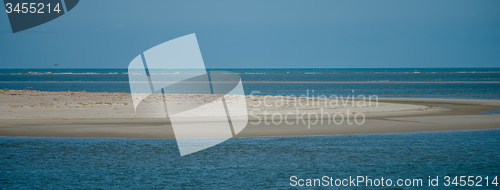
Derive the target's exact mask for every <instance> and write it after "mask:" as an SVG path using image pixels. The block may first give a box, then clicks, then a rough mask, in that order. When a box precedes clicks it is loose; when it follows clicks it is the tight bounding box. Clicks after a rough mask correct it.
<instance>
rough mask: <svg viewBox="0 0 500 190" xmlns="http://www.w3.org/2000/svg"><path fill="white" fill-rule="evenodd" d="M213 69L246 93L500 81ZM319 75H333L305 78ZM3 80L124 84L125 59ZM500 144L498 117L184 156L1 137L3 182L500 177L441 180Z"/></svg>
mask: <svg viewBox="0 0 500 190" xmlns="http://www.w3.org/2000/svg"><path fill="white" fill-rule="evenodd" d="M211 70H216V71H231V72H234V73H238V74H239V75H240V77H241V79H242V81H244V82H246V83H244V84H243V87H244V89H245V93H246V94H250V93H252V92H255V91H257V92H259V93H258V94H259V95H295V96H300V95H305V94H307V93H309V95H310V96H312V95H314V96H318V95H327V96H328V95H344V96H347V95H360V94H362V95H377V96H379V97H406V98H414V97H416V98H468V99H500V83H489V82H490V81H500V68H443V69H434V68H432V69H422V68H419V69H411V68H405V69H211ZM160 72H164V73H162V74H175V73H176V72H177V71H176V72H173V71H168V70H165V71H160ZM187 72H189V71H187ZM250 81H251V83H248V82H250ZM259 81H265V82H259ZM267 81H281V82H286V83H272V82H267ZM293 81H296V82H293ZM318 81H323V82H324V81H335V82H333V83H304V82H318ZM374 81H375V82H374ZM376 81H389V82H395V81H398V82H401V83H387V82H385V83H383V82H382V83H381V82H376ZM436 81H437V82H436ZM439 81H441V82H439ZM451 81H453V82H451ZM342 82H356V83H342ZM367 82H368V83H367ZM445 82H449V83H445ZM471 82H478V83H471ZM0 88H2V89H3V88H6V89H32V90H39V91H87V92H130V89H129V84H128V71H127V69H0ZM498 113H499V110H489V111H488V114H498ZM499 145H500V129H494V130H470V131H448V132H417V133H394V134H359V135H331V136H303V137H260V138H232V139H229V140H227V141H225V142H223V143H221V144H219V145H216V146H214V147H211V148H209V149H206V150H203V151H200V152H197V153H193V154H190V155H187V156H183V157H181V156H180V154H179V151H178V149H177V144H176V141H175V139H121V138H39V137H29V138H25V137H0V189H35V188H38V189H236V188H244V189H267V188H268V189H283V188H288V187H290V183H291V182H292V181H290V177H291V176H296V177H297V178H302V179H317V178H322V177H323V176H329V177H333V178H334V179H346V178H347V179H348V178H349V177H353V178H354V177H356V176H365V177H368V178H371V179H380V178H382V177H383V178H384V179H392V180H393V181H394V184H395V183H396V180H397V179H403V180H405V179H414V178H416V179H422V181H423V186H424V187H406V186H403V187H394V186H393V187H368V189H428V188H430V187H429V186H428V179H429V176H431V177H432V178H435V177H436V176H438V177H439V186H438V187H434V189H448V188H450V189H456V188H460V189H500V187H498V186H497V187H495V186H491V185H492V184H491V180H490V186H486V184H485V180H483V181H482V182H481V183H479V184H481V185H483V186H481V187H469V186H466V187H455V185H452V186H450V187H444V183H445V181H444V179H443V177H444V176H452V177H454V176H481V177H482V178H485V177H486V176H488V177H489V178H490V179H492V178H494V177H495V176H499V175H500V172H499V171H500V151H498V150H499ZM292 184H293V182H292ZM334 188H336V187H335V186H334ZM346 188H348V189H354V188H357V187H352V186H351V187H346Z"/></svg>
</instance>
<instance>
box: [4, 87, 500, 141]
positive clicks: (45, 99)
mask: <svg viewBox="0 0 500 190" xmlns="http://www.w3.org/2000/svg"><path fill="white" fill-rule="evenodd" d="M170 96H171V98H172V99H174V100H176V101H178V104H181V105H185V106H187V107H189V106H190V105H189V104H190V102H197V101H198V102H199V101H213V99H211V98H213V97H212V96H213V95H185V94H179V95H170ZM215 98H216V97H215ZM232 98H233V97H228V98H226V101H229V102H230V101H237V100H238V98H237V97H234V100H233V99H232ZM245 99H246V105H247V111H248V113H249V114H250V115H249V123H248V125H247V126H246V128H245V129H243V131H241V132H240V133H239V134H237V135H236V136H237V137H262V136H298V135H331V134H359V133H397V132H417V131H443V130H475V129H490V128H498V126H499V125H498V124H500V115H499V114H496V115H495V114H487V113H485V112H488V110H494V109H499V108H500V100H475V99H417V98H379V99H378V101H376V102H375V101H374V100H371V102H368V101H367V100H366V99H365V100H363V99H359V98H358V97H356V99H343V97H341V98H340V99H332V98H327V99H323V98H317V97H292V98H291V97H271V96H267V97H266V96H246V97H245ZM347 100H354V103H353V102H349V101H347ZM149 101H153V103H155V102H154V101H162V100H160V99H151V100H149ZM346 101H347V102H346ZM370 103H371V104H370ZM0 113H1V114H0V121H1V123H0V136H44V137H126V138H175V136H174V133H173V130H172V127H171V124H170V122H169V120H168V119H164V118H142V117H140V116H138V115H137V114H136V113H135V110H134V105H133V101H132V97H131V94H128V93H88V92H40V91H29V90H11V91H6V92H1V93H0ZM326 113H328V114H330V115H331V116H333V115H334V114H336V113H338V114H344V115H345V116H347V115H350V117H351V119H352V117H354V116H355V115H356V114H359V113H362V114H363V116H364V117H363V118H364V122H363V123H362V124H357V123H355V122H354V121H353V120H351V121H348V120H343V122H342V123H334V122H338V121H339V118H338V117H337V118H335V120H332V119H330V117H328V118H329V119H325V118H322V119H318V118H316V116H320V115H322V114H323V115H324V114H326ZM272 114H275V115H276V116H273V115H272ZM278 115H281V116H284V115H286V116H288V117H287V118H286V119H281V120H278V119H277V118H278V117H277V116H278ZM304 115H305V116H304ZM308 115H313V116H315V117H313V118H314V120H313V119H311V117H309V118H308ZM301 116H302V117H301ZM273 117H274V118H273ZM358 119H360V118H359V117H358ZM278 121H280V122H278ZM286 121H289V122H286ZM358 121H361V120H358ZM196 122H199V123H209V122H215V121H213V120H210V119H207V120H203V119H201V120H199V121H196ZM290 123H293V124H290ZM202 126H203V125H200V127H202ZM214 137H216V136H214Z"/></svg>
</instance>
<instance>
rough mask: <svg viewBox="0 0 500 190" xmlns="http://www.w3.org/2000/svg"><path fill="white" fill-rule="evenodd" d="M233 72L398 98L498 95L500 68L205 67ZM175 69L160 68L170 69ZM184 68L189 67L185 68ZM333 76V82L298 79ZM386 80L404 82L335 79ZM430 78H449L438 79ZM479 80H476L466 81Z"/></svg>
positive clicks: (70, 78) (67, 85)
mask: <svg viewBox="0 0 500 190" xmlns="http://www.w3.org/2000/svg"><path fill="white" fill-rule="evenodd" d="M208 70H216V71H231V72H234V73H238V74H239V75H240V77H241V79H242V81H266V82H267V81H280V82H283V81H286V82H287V83H264V82H262V83H259V82H253V83H244V85H243V87H244V89H245V93H246V94H250V93H252V92H259V93H258V94H260V95H295V96H300V95H307V93H309V94H310V95H315V96H316V95H326V96H330V95H338V96H339V95H344V96H347V95H361V94H363V95H377V96H379V97H404V98H467V99H500V83H487V82H488V81H490V82H491V81H497V82H498V81H500V68H401V69H380V68H377V69H376V68H364V69H208ZM177 71H178V70H175V71H173V70H160V71H158V72H160V73H161V74H175V73H176V72H177ZM186 72H189V70H187V71H186ZM318 81H335V82H337V83H304V82H318ZM341 81H342V82H346V81H347V82H354V81H356V82H359V81H361V82H369V81H390V82H396V81H397V82H406V83H338V82H341ZM435 81H442V82H451V81H453V83H438V82H435ZM470 82H481V83H470ZM0 88H7V89H27V88H29V89H34V90H40V91H68V90H69V91H87V92H130V87H129V84H128V70H127V69H0Z"/></svg>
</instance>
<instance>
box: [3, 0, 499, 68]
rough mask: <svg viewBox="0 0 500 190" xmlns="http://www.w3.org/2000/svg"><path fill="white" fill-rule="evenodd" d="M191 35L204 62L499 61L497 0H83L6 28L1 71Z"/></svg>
mask: <svg viewBox="0 0 500 190" xmlns="http://www.w3.org/2000/svg"><path fill="white" fill-rule="evenodd" d="M191 33H196V36H197V38H198V43H199V45H200V49H201V52H202V55H203V59H204V61H205V65H206V66H207V67H210V68H291V67H293V68H311V67H312V68H363V67H371V68H387V67H396V68H399V67H500V1H498V0H480V1H469V0H441V1H434V0H432V1H431V0H418V1H416V0H408V1H400V0H370V1H368V0H366V1H360V0H349V1H347V0H343V1H336V0H315V1H306V0H300V1H297V0H265V1H264V0H253V1H234V0H227V1H226V0H224V1H218V0H210V1H207V0H203V1H193V0H187V1H166V0H148V1H137V0H136V1H129V0H105V1H102V0H82V1H80V3H79V4H78V5H77V6H76V7H75V8H74V9H73V10H71V11H70V12H68V13H66V14H65V15H63V16H61V17H59V18H57V19H55V20H53V21H50V22H48V23H45V24H43V25H41V26H38V27H35V28H31V29H28V30H26V31H23V32H19V33H16V34H13V33H12V32H11V29H10V25H9V21H8V17H7V13H3V14H0V62H1V65H0V67H1V68H53V66H52V65H54V64H59V67H58V68H126V67H127V66H128V64H129V63H130V61H132V59H133V58H134V57H136V56H137V55H139V54H140V53H141V52H143V51H145V50H147V49H149V48H151V47H153V46H155V45H158V44H160V43H163V42H165V41H168V40H171V39H174V38H177V37H180V36H184V35H187V34H191Z"/></svg>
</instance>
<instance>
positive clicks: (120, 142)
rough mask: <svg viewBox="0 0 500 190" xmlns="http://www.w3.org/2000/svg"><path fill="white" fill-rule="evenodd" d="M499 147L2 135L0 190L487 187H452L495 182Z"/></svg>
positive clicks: (470, 141)
mask: <svg viewBox="0 0 500 190" xmlns="http://www.w3.org/2000/svg"><path fill="white" fill-rule="evenodd" d="M499 145H500V130H498V129H497V130H479V131H454V132H419V133H400V134H370V135H334V136H309V137H269V138H233V139H230V140H228V141H226V142H224V143H222V144H220V145H217V146H215V147H212V148H209V149H206V150H203V151H201V152H198V153H194V154H191V155H187V156H184V157H180V156H179V152H178V150H177V145H176V142H175V140H171V139H104V138H20V137H2V138H0V188H3V189H32V188H42V189H52V188H64V189H80V188H83V189H94V188H104V189H152V188H161V189H165V188H167V189H171V188H181V189H182V188H187V189H207V188H209V189H234V188H246V189H251V188H254V189H255V188H256V189H262V188H287V187H290V182H291V181H290V177H291V176H297V177H298V178H321V177H323V176H330V177H333V178H339V179H344V178H349V176H353V177H354V176H358V175H359V176H368V177H369V178H371V179H377V178H378V179H380V178H381V177H384V179H392V180H393V183H394V184H395V183H396V180H397V179H413V178H417V179H423V186H424V187H418V188H417V189H427V188H429V187H428V181H427V180H428V178H429V176H433V177H436V176H439V187H438V188H439V189H442V188H450V189H455V188H456V187H444V185H443V184H444V183H445V181H444V180H443V177H444V176H446V175H448V176H482V177H483V178H484V177H486V176H489V178H490V186H488V187H486V186H485V185H486V184H485V180H484V179H483V181H482V182H481V183H480V184H482V185H483V186H482V187H462V188H461V189H464V188H465V189H467V188H473V189H487V188H490V189H491V188H495V189H498V188H500V187H494V186H493V187H492V186H491V179H492V177H494V176H497V175H499V174H500V172H499V171H500V152H499ZM452 186H455V185H452ZM347 188H355V187H347ZM372 188H373V187H372ZM379 188H381V187H379ZM383 188H387V187H383ZM395 188H396V187H390V188H388V189H395ZM398 188H402V189H406V188H409V187H398ZM410 188H414V187H410ZM396 189H397V188H396ZM436 189H437V188H436Z"/></svg>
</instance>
